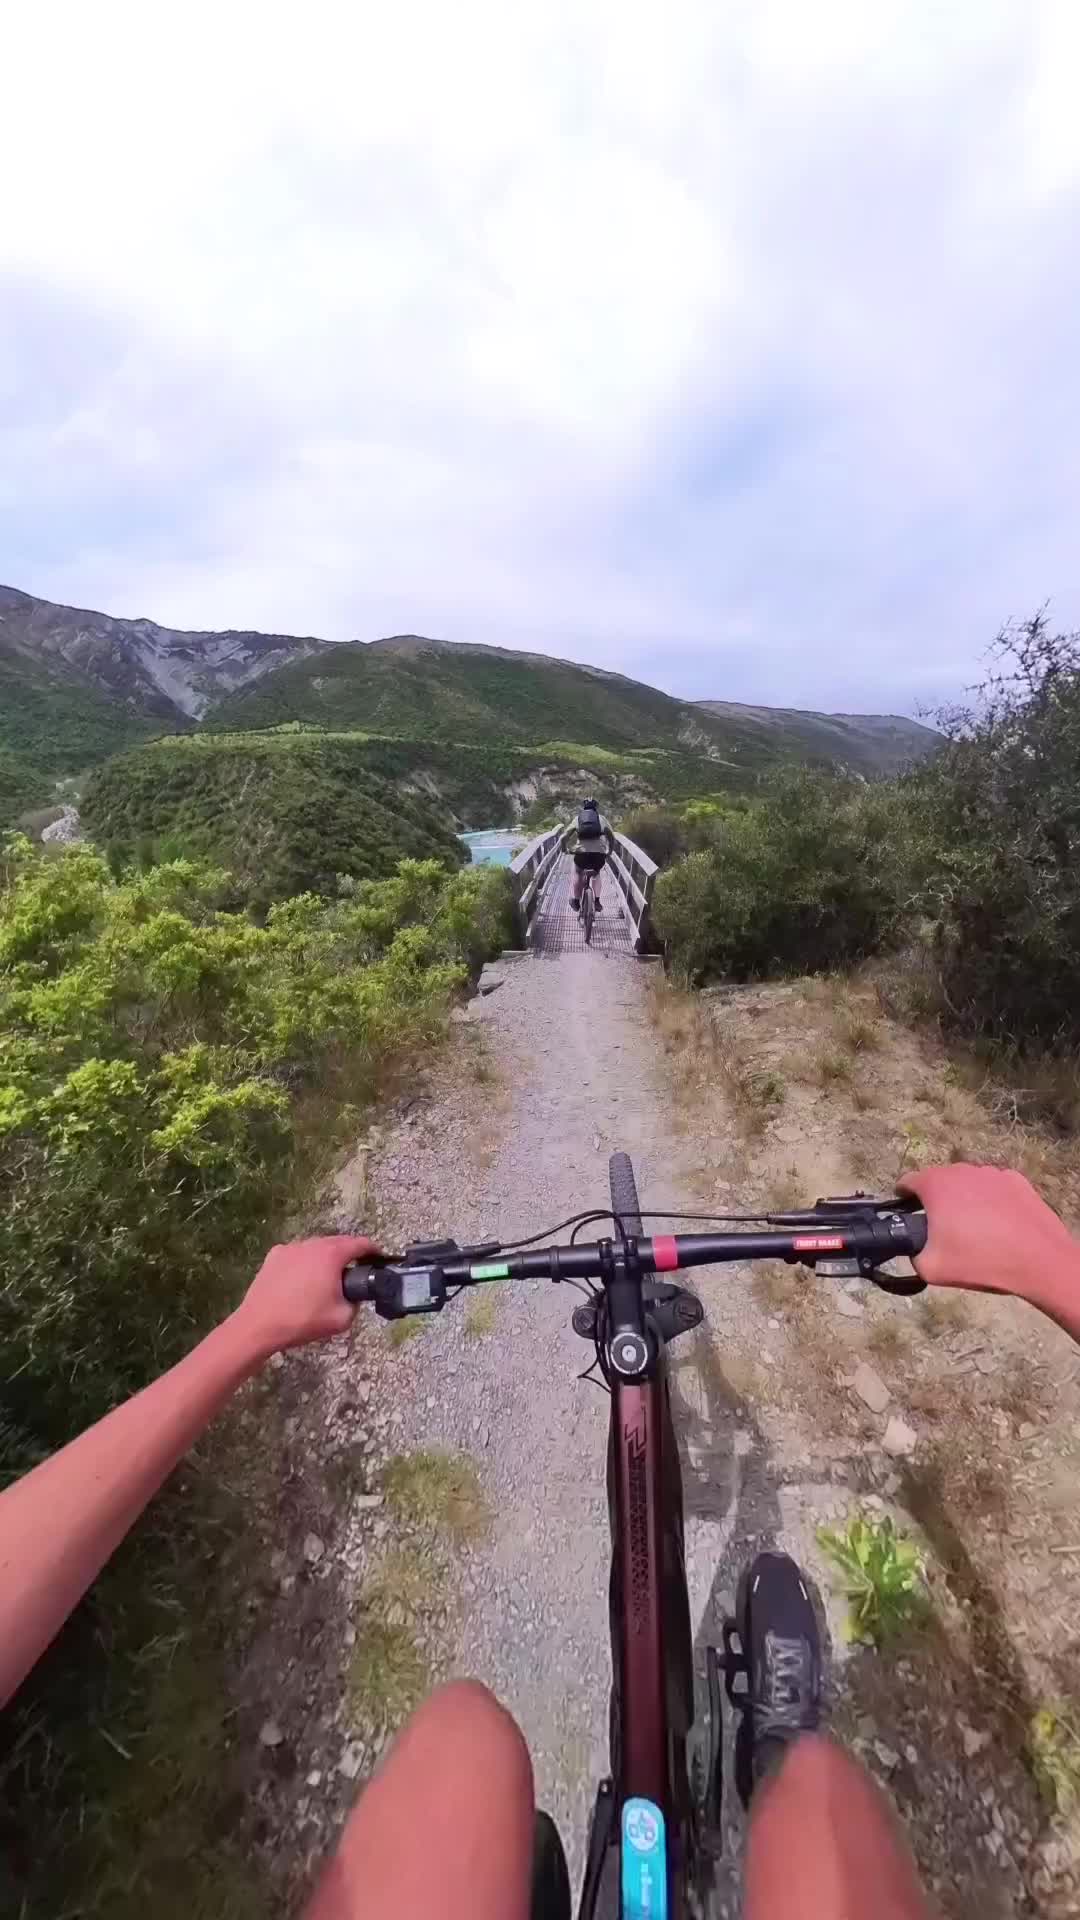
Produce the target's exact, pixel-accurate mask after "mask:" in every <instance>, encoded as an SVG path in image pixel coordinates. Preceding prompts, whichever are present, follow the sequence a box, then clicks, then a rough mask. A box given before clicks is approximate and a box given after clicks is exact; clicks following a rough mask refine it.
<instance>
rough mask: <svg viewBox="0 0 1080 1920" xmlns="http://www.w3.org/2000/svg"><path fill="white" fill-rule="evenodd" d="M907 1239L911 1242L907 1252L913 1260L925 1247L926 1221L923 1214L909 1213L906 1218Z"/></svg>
mask: <svg viewBox="0 0 1080 1920" xmlns="http://www.w3.org/2000/svg"><path fill="white" fill-rule="evenodd" d="M906 1226H907V1237H908V1239H909V1240H910V1242H911V1245H910V1246H909V1247H908V1249H907V1251H908V1253H909V1254H910V1255H911V1257H912V1259H914V1257H915V1255H916V1254H917V1253H921V1252H922V1250H923V1248H924V1247H925V1245H926V1234H927V1221H926V1215H925V1213H910V1214H908V1216H907V1221H906Z"/></svg>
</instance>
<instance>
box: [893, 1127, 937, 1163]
mask: <svg viewBox="0 0 1080 1920" xmlns="http://www.w3.org/2000/svg"><path fill="white" fill-rule="evenodd" d="M903 1134H904V1144H903V1146H902V1147H901V1149H900V1158H899V1160H898V1161H897V1164H896V1171H897V1173H903V1171H904V1168H905V1167H908V1166H912V1165H913V1164H914V1163H915V1162H917V1161H919V1160H925V1159H926V1156H927V1154H928V1153H929V1151H930V1143H929V1141H928V1140H927V1137H926V1135H925V1133H924V1132H923V1130H922V1128H921V1127H920V1126H918V1125H917V1123H916V1122H915V1121H914V1120H905V1121H904V1126H903Z"/></svg>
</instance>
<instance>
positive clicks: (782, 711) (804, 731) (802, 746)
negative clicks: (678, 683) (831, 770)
mask: <svg viewBox="0 0 1080 1920" xmlns="http://www.w3.org/2000/svg"><path fill="white" fill-rule="evenodd" d="M695 705H696V706H697V707H698V709H699V710H700V711H701V712H702V713H706V714H708V715H709V716H710V718H712V719H716V720H724V721H728V722H730V723H731V724H732V725H734V726H738V727H740V728H741V729H753V730H755V731H756V734H757V738H758V739H759V741H760V743H761V746H762V749H763V750H764V751H765V752H768V751H769V748H770V746H772V745H775V744H776V743H777V742H778V741H782V742H783V745H784V749H785V751H786V752H788V753H789V754H793V755H796V756H798V757H799V758H801V759H809V760H828V761H829V762H831V764H832V765H834V766H843V767H848V768H850V769H851V771H852V772H854V773H866V774H886V775H887V774H892V773H901V772H902V771H903V769H904V768H905V767H908V766H910V765H911V764H912V762H913V761H916V760H925V759H926V757H927V755H928V754H931V753H935V752H936V751H937V749H938V747H939V746H940V745H941V735H940V734H938V733H935V732H934V729H933V728H932V727H924V726H922V725H921V723H920V722H919V721H918V720H907V719H905V718H904V717H903V715H901V714H895V713H809V712H804V711H803V710H802V709H801V708H798V707H748V706H743V705H742V703H741V702H739V701H737V700H698V701H696V702H695Z"/></svg>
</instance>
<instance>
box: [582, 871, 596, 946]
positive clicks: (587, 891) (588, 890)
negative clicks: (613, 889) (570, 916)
mask: <svg viewBox="0 0 1080 1920" xmlns="http://www.w3.org/2000/svg"><path fill="white" fill-rule="evenodd" d="M578 911H579V913H580V915H581V931H582V934H583V935H584V938H585V945H586V946H590V945H591V943H592V930H593V921H594V920H595V919H596V895H595V893H594V892H593V888H592V875H591V874H588V873H587V874H586V875H585V885H584V886H583V887H582V889H581V905H580V907H579V909H578Z"/></svg>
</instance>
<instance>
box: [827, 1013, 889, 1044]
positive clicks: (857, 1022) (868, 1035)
mask: <svg viewBox="0 0 1080 1920" xmlns="http://www.w3.org/2000/svg"><path fill="white" fill-rule="evenodd" d="M833 1034H834V1036H835V1039H836V1043H837V1045H838V1046H840V1047H843V1048H846V1050H847V1052H848V1053H876V1052H877V1050H878V1048H879V1047H880V1045H881V1030H880V1026H879V1023H878V1022H877V1021H876V1020H874V1019H873V1018H872V1017H871V1016H870V1014H869V1012H868V1010H867V1009H866V1008H865V1007H864V1006H863V1005H861V1004H859V1003H855V1002H852V1001H847V1002H845V1004H844V1005H843V1006H841V1007H839V1008H838V1009H837V1011H836V1014H835V1015H834V1018H833Z"/></svg>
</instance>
